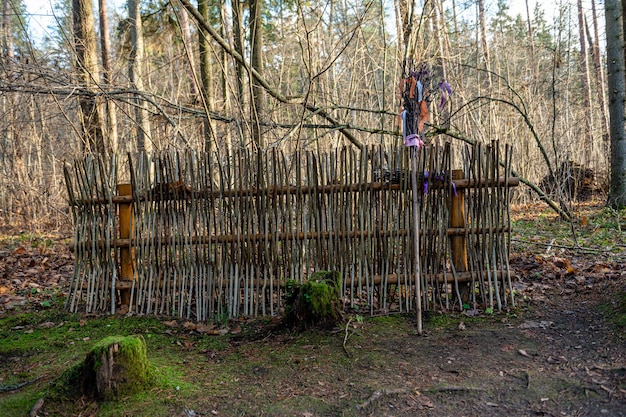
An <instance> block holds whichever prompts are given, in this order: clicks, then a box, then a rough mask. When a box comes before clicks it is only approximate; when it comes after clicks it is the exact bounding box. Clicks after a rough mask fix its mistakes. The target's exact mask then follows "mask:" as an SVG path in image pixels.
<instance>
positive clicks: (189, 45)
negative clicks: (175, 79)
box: [178, 0, 208, 102]
mask: <svg viewBox="0 0 626 417" xmlns="http://www.w3.org/2000/svg"><path fill="white" fill-rule="evenodd" d="M201 3H206V0H200V1H198V10H200V4H201ZM187 13H188V12H187V10H186V9H185V8H184V7H180V10H179V12H178V15H179V16H180V32H181V35H182V37H183V42H184V43H185V45H186V47H185V49H186V50H187V59H188V60H189V63H188V64H189V65H188V66H187V68H188V69H189V90H190V95H191V98H192V102H197V101H198V95H199V94H200V92H199V91H198V86H197V85H196V80H195V76H194V68H195V67H196V57H195V54H194V51H193V49H194V48H193V42H192V40H191V29H190V25H189V15H188V14H187ZM200 13H202V12H200ZM207 22H208V15H207ZM201 30H202V29H200V31H201ZM200 48H202V44H201V45H200ZM200 55H202V49H200ZM200 59H202V56H201V57H200ZM200 64H201V65H202V62H201V63H200Z"/></svg>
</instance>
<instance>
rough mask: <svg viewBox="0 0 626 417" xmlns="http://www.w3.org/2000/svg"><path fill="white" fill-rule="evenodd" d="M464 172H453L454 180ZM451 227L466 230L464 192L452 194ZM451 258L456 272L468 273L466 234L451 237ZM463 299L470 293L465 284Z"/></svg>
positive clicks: (460, 177) (461, 288) (463, 286)
mask: <svg viewBox="0 0 626 417" xmlns="http://www.w3.org/2000/svg"><path fill="white" fill-rule="evenodd" d="M463 178H464V175H463V171H462V170H460V169H454V170H452V179H453V180H460V179H463ZM450 227H451V228H465V195H464V194H463V191H462V190H457V192H456V193H453V194H452V198H451V202H450ZM450 258H451V260H452V264H453V265H454V270H455V271H456V272H457V273H458V272H466V271H467V268H468V263H467V241H466V239H465V234H462V235H456V234H455V235H452V236H450ZM459 291H460V293H461V299H462V300H463V301H465V300H466V298H467V296H468V293H469V284H465V283H464V284H463V285H461V286H460V287H459Z"/></svg>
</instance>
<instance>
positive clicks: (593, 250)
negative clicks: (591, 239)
mask: <svg viewBox="0 0 626 417" xmlns="http://www.w3.org/2000/svg"><path fill="white" fill-rule="evenodd" d="M511 242H518V243H524V244H528V245H536V246H544V247H547V248H559V249H568V250H573V251H578V252H590V253H609V252H613V250H615V246H620V245H615V246H614V247H613V248H609V249H599V248H598V249H596V248H586V247H584V246H578V245H572V246H568V245H557V244H554V243H543V242H532V241H529V240H523V239H516V238H513V239H511Z"/></svg>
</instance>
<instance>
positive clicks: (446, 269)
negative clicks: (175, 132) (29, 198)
mask: <svg viewBox="0 0 626 417" xmlns="http://www.w3.org/2000/svg"><path fill="white" fill-rule="evenodd" d="M456 153H457V154H459V155H460V158H459V159H460V161H459V162H460V166H462V169H460V170H455V171H454V172H453V171H452V170H451V166H452V164H451V160H452V149H451V146H450V145H449V144H446V145H445V146H427V147H424V148H422V149H421V150H420V151H419V152H417V153H416V154H415V156H413V157H414V158H417V174H416V181H417V190H418V191H417V193H416V194H415V195H413V194H412V191H411V185H412V184H411V175H410V167H411V162H410V158H411V157H412V156H411V152H410V151H409V150H408V149H407V148H383V147H372V148H367V149H364V150H362V151H357V150H353V149H351V148H342V149H338V150H335V151H331V152H327V153H317V152H295V153H293V154H289V155H287V154H284V153H282V152H280V151H278V150H276V149H272V150H270V151H267V152H250V151H237V152H234V153H231V154H227V155H215V154H202V153H195V152H192V151H187V152H165V153H160V154H155V155H145V154H142V155H138V156H135V157H129V158H128V159H127V160H118V159H116V158H115V157H112V158H111V159H109V160H106V161H105V160H103V159H101V158H98V157H95V156H88V157H86V158H85V159H82V160H77V161H74V163H73V164H72V165H71V167H70V166H67V167H66V169H65V179H66V185H67V189H68V198H69V204H70V206H71V209H72V214H73V218H74V223H75V229H74V243H73V250H74V253H75V271H74V276H73V279H72V283H71V287H70V291H69V295H68V299H67V308H68V309H69V310H71V311H78V310H84V311H86V312H110V313H115V312H116V311H120V310H121V311H129V312H132V313H137V314H159V315H168V316H173V317H185V318H188V319H194V320H198V321H206V320H211V319H213V318H214V317H216V316H219V317H223V316H228V317H234V316H242V315H244V316H259V315H277V314H281V312H282V310H283V308H284V306H283V302H284V293H285V285H286V283H287V282H288V281H291V280H293V281H295V282H303V281H304V280H306V279H307V277H308V276H309V275H310V274H311V273H312V272H314V271H317V270H336V271H339V272H340V273H341V276H342V298H343V300H344V301H345V304H346V306H347V307H350V308H353V309H358V310H359V311H362V312H364V313H366V312H367V313H374V312H378V311H399V312H403V311H409V310H412V309H414V308H415V283H416V277H418V279H420V280H421V284H422V288H423V289H424V291H423V292H422V306H423V308H425V309H434V308H442V309H448V308H453V307H454V306H456V307H459V306H461V305H463V304H472V305H473V306H474V307H476V306H478V305H480V306H484V307H485V308H503V307H504V306H507V305H509V304H510V303H513V302H514V300H513V298H512V291H511V282H510V280H511V276H510V271H509V267H508V247H509V241H510V235H509V233H510V219H509V212H508V202H509V200H510V189H511V187H514V186H516V185H517V184H518V179H517V178H514V177H511V176H510V166H511V151H510V148H509V147H508V146H506V147H504V151H501V150H500V147H499V146H498V144H496V143H494V144H492V145H490V146H483V145H477V146H473V147H465V148H463V149H462V150H460V151H458V152H456ZM120 173H122V174H123V175H120ZM122 176H124V177H126V178H130V184H120V180H119V178H120V177H122ZM413 198H415V199H416V203H417V205H416V207H417V210H418V214H419V215H418V217H417V218H418V222H417V225H416V224H415V223H414V221H413V212H412V210H413V204H412V201H413V200H412V199H413ZM415 226H417V229H418V230H419V233H420V236H421V239H420V240H421V242H422V244H421V245H420V247H419V249H420V250H419V253H418V254H417V255H418V256H419V257H420V268H419V271H415V270H414V266H413V262H412V260H413V259H414V256H416V250H415V248H414V243H413V235H414V233H415V230H416V228H415Z"/></svg>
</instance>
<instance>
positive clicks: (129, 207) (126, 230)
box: [117, 184, 135, 313]
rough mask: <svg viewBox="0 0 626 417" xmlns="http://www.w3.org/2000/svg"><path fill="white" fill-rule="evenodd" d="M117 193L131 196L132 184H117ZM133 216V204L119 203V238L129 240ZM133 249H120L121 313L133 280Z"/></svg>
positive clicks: (124, 309) (125, 310)
mask: <svg viewBox="0 0 626 417" xmlns="http://www.w3.org/2000/svg"><path fill="white" fill-rule="evenodd" d="M117 193H118V194H119V195H120V196H123V195H132V194H133V186H132V184H118V185H117ZM134 223H135V216H134V215H133V203H132V202H130V203H120V205H119V233H120V235H119V238H120V239H130V238H131V235H132V233H133V231H134V228H135V224H134ZM134 258H135V249H134V248H133V247H132V246H130V245H129V246H123V247H121V248H120V282H119V283H118V288H119V290H120V304H121V309H120V312H121V313H126V312H127V311H128V309H129V306H130V290H131V287H132V282H133V279H134V265H133V261H134Z"/></svg>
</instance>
